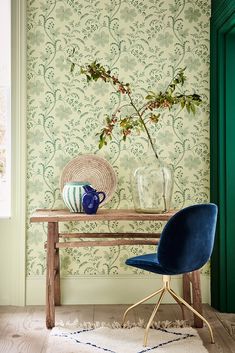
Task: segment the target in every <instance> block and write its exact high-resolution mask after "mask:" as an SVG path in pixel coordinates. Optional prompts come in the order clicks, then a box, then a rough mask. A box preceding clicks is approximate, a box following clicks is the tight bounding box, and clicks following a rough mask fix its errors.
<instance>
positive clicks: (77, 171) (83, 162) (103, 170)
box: [60, 154, 117, 206]
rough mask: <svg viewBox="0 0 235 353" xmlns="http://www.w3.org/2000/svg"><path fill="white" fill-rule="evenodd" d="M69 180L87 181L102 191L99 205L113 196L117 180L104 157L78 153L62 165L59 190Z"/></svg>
mask: <svg viewBox="0 0 235 353" xmlns="http://www.w3.org/2000/svg"><path fill="white" fill-rule="evenodd" d="M70 181H80V182H83V181H85V182H89V183H91V185H92V187H93V188H94V189H96V190H97V191H104V192H105V194H106V198H105V200H104V202H102V204H101V205H100V206H103V205H104V204H106V203H107V202H108V201H109V200H110V199H111V198H112V196H113V194H114V192H115V190H116V186H117V180H116V175H115V172H114V170H113V168H112V166H111V165H110V164H109V162H108V161H106V159H104V158H102V157H99V156H96V155H93V154H86V155H79V156H78V157H76V158H74V159H72V160H71V161H70V162H69V163H68V164H66V166H65V167H64V169H63V171H62V174H61V177H60V190H61V192H62V190H63V187H64V184H65V183H68V182H70Z"/></svg>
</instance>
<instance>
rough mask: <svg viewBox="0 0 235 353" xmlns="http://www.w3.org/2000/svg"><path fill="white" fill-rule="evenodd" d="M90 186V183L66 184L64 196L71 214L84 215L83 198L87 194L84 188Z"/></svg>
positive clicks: (76, 182)
mask: <svg viewBox="0 0 235 353" xmlns="http://www.w3.org/2000/svg"><path fill="white" fill-rule="evenodd" d="M85 185H90V186H91V184H90V183H88V182H86V181H83V182H79V181H71V182H69V183H66V184H65V185H64V188H63V192H62V196H63V200H64V203H65V205H66V206H67V207H68V208H69V209H70V211H71V212H76V213H82V212H84V209H83V206H82V196H83V194H84V193H85V190H84V188H83V186H85Z"/></svg>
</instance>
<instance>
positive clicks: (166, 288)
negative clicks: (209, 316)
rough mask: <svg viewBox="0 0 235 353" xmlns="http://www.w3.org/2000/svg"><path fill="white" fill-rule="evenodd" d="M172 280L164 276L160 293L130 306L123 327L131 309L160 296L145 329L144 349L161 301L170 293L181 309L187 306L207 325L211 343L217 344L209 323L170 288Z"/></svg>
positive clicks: (124, 316)
mask: <svg viewBox="0 0 235 353" xmlns="http://www.w3.org/2000/svg"><path fill="white" fill-rule="evenodd" d="M170 279H171V277H170V276H167V275H163V287H162V288H161V289H159V290H158V291H156V292H154V293H152V294H150V295H149V296H147V297H145V298H143V299H142V300H140V301H139V302H137V303H136V304H134V305H132V306H130V307H129V308H128V309H127V310H126V311H125V313H124V315H123V320H122V325H124V323H125V320H126V316H127V314H128V312H129V311H130V310H131V309H134V308H135V307H137V306H138V305H140V304H142V303H144V302H145V301H147V300H149V299H150V298H152V297H154V296H155V295H158V294H160V296H159V299H158V301H157V304H156V305H155V307H154V309H153V312H152V314H151V316H150V318H149V321H148V323H147V326H146V328H145V333H144V347H145V346H146V345H147V341H148V333H149V329H150V326H151V324H152V322H153V319H154V317H155V315H156V313H157V311H158V308H159V306H160V304H161V301H162V299H163V297H164V295H165V294H166V293H169V294H170V295H171V296H172V297H173V298H174V300H175V301H176V302H177V303H178V304H179V305H181V308H182V305H183V306H186V307H187V308H188V309H189V310H191V311H192V312H193V313H194V314H195V315H197V316H198V317H199V318H200V319H201V320H203V321H204V322H205V324H206V325H207V327H208V329H209V332H210V337H211V343H215V341H214V336H213V332H212V328H211V326H210V324H209V322H208V321H207V320H206V319H205V318H204V317H203V316H202V315H201V314H199V312H197V311H196V310H195V309H194V308H193V307H192V306H191V305H189V304H188V303H187V302H186V301H185V300H184V299H183V298H181V297H180V296H178V295H177V294H176V293H175V292H174V291H173V289H171V287H170Z"/></svg>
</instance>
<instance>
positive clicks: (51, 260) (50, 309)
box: [46, 222, 58, 328]
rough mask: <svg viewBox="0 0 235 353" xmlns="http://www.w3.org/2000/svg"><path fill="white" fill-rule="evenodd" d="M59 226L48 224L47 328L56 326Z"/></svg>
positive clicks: (53, 223)
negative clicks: (57, 240) (56, 265)
mask: <svg viewBox="0 0 235 353" xmlns="http://www.w3.org/2000/svg"><path fill="white" fill-rule="evenodd" d="M56 230H58V224H57V223H55V222H49V223H48V232H47V277H46V326H47V328H52V327H54V326H55V262H56V261H55V259H56V256H55V253H56V248H55V243H56Z"/></svg>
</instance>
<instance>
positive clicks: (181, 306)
mask: <svg viewBox="0 0 235 353" xmlns="http://www.w3.org/2000/svg"><path fill="white" fill-rule="evenodd" d="M171 291H172V292H173V293H174V294H175V297H173V296H172V297H173V298H174V299H175V301H176V303H177V304H179V306H180V309H181V311H182V317H183V320H185V312H184V304H182V303H181V302H180V301H179V299H178V298H177V294H176V293H175V291H173V289H172V288H171Z"/></svg>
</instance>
